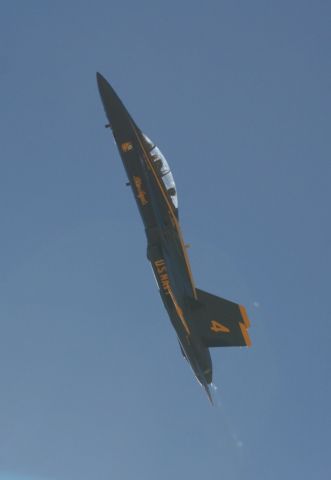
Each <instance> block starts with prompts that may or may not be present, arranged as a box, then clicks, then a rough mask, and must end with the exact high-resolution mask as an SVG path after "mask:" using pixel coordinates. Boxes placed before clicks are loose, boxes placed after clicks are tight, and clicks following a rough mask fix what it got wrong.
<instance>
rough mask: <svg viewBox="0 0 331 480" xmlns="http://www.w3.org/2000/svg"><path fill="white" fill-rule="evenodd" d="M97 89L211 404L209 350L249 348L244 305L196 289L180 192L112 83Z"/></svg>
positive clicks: (152, 256) (155, 264)
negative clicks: (181, 216) (184, 233)
mask: <svg viewBox="0 0 331 480" xmlns="http://www.w3.org/2000/svg"><path fill="white" fill-rule="evenodd" d="M97 83H98V87H99V92H100V96H101V100H102V103H103V106H104V110H105V113H106V117H107V119H108V123H107V125H106V127H108V128H109V129H110V130H111V131H112V134H113V136H114V139H115V142H116V145H117V147H118V150H119V153H120V156H121V158H122V161H123V164H124V167H125V170H126V173H127V176H128V180H129V181H128V183H127V185H128V186H131V188H132V192H133V195H134V197H135V200H136V203H137V206H138V210H139V212H140V215H141V218H142V221H143V223H144V227H145V232H146V237H147V258H148V260H149V261H150V263H151V266H152V269H153V271H154V275H155V278H156V281H157V284H158V287H159V291H160V295H161V298H162V301H163V303H164V306H165V308H166V310H167V312H168V315H169V318H170V321H171V323H172V325H173V327H174V329H175V331H176V335H177V338H178V341H179V345H180V350H181V352H182V354H183V356H184V358H185V359H186V360H187V361H188V363H189V364H190V366H191V367H192V370H193V372H194V374H195V376H196V378H197V380H198V382H199V383H200V384H201V385H202V386H203V387H204V388H205V390H206V393H207V395H208V397H209V399H210V401H211V403H213V401H212V396H211V393H210V389H209V386H210V384H211V383H212V378H213V374H212V362H211V356H210V352H209V348H210V347H231V346H250V344H251V342H250V338H249V336H248V332H247V328H248V327H249V325H250V322H249V319H248V316H247V313H246V310H245V308H244V307H243V306H242V305H239V304H237V303H234V302H231V301H229V300H225V299H224V298H221V297H217V296H215V295H212V294H210V293H207V292H204V291H203V290H200V289H198V288H196V286H195V283H194V280H193V276H192V271H191V267H190V262H189V257H188V253H187V246H186V245H185V243H184V240H183V236H182V233H181V229H180V224H179V217H178V199H177V190H176V185H175V182H174V178H173V175H172V173H171V171H170V168H169V165H168V163H167V161H166V159H165V157H164V156H163V154H162V153H161V151H160V149H159V148H158V147H157V146H156V145H155V143H154V142H153V141H152V140H151V139H150V138H149V137H148V136H147V135H146V134H145V133H143V132H142V130H141V129H140V128H139V127H138V126H137V124H136V123H135V121H134V120H133V118H132V117H131V115H130V114H129V113H128V111H127V109H126V108H125V106H124V105H123V103H122V101H121V100H120V98H119V97H118V96H117V94H116V93H115V91H114V89H113V88H112V87H111V86H110V84H109V83H108V82H107V80H106V79H105V78H104V77H103V76H102V75H101V74H100V73H97Z"/></svg>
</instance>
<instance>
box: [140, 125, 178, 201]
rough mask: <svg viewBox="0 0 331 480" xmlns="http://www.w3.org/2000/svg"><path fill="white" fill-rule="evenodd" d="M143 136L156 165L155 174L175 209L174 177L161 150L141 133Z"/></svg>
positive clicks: (175, 191)
mask: <svg viewBox="0 0 331 480" xmlns="http://www.w3.org/2000/svg"><path fill="white" fill-rule="evenodd" d="M143 136H144V139H145V141H146V143H147V145H148V149H149V153H150V155H151V157H152V160H153V162H154V165H155V167H156V171H157V174H158V176H159V177H160V178H161V180H162V182H163V184H164V186H165V188H166V190H167V192H168V194H169V196H170V198H171V201H172V203H173V205H174V207H175V208H176V209H177V208H178V199H177V190H176V185H175V181H174V177H173V176H172V173H171V171H170V167H169V165H168V162H167V160H166V159H165V157H164V155H163V154H162V152H161V150H160V149H159V148H158V147H157V146H156V145H155V144H154V143H153V142H152V141H151V139H150V138H148V137H147V135H145V134H143Z"/></svg>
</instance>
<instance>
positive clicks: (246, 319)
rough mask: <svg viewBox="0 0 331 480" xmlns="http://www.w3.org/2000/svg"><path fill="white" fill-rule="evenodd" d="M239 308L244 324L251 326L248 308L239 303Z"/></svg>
mask: <svg viewBox="0 0 331 480" xmlns="http://www.w3.org/2000/svg"><path fill="white" fill-rule="evenodd" d="M239 310H240V313H241V316H242V319H243V320H244V325H245V327H246V328H248V327H250V325H251V322H250V321H249V318H248V315H247V312H246V308H245V307H244V306H243V305H239Z"/></svg>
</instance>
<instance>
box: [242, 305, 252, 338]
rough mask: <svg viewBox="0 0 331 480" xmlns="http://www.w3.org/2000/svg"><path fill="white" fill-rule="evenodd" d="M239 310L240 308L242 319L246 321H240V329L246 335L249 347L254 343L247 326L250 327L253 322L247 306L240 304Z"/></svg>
mask: <svg viewBox="0 0 331 480" xmlns="http://www.w3.org/2000/svg"><path fill="white" fill-rule="evenodd" d="M239 310H240V313H241V316H242V319H243V321H244V323H242V322H239V326H240V330H241V333H242V335H243V337H244V340H245V343H246V345H247V347H250V346H251V345H252V342H251V339H250V338H249V335H248V332H247V328H248V327H250V324H251V322H250V321H249V318H248V315H247V312H246V308H245V307H244V306H243V305H239Z"/></svg>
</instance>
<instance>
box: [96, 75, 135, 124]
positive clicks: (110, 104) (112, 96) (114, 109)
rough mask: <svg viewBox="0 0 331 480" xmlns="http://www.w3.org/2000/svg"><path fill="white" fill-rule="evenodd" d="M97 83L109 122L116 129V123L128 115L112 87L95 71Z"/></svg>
mask: <svg viewBox="0 0 331 480" xmlns="http://www.w3.org/2000/svg"><path fill="white" fill-rule="evenodd" d="M97 83H98V88H99V93H100V97H101V100H102V103H103V106H104V109H105V113H106V115H107V118H108V120H109V123H110V125H111V126H112V128H113V129H114V128H115V129H117V124H118V123H119V122H122V121H123V119H124V118H126V119H130V115H129V113H128V111H127V110H126V108H125V107H124V105H123V103H122V102H121V100H120V98H119V97H118V95H117V94H116V92H115V90H114V89H113V87H112V86H111V85H110V84H109V83H108V82H107V80H106V79H105V77H103V76H102V75H101V73H99V72H97Z"/></svg>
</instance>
